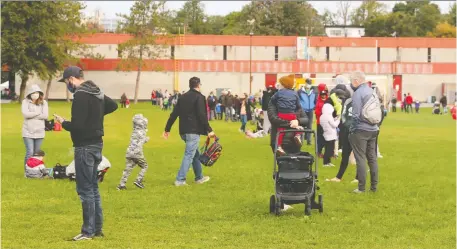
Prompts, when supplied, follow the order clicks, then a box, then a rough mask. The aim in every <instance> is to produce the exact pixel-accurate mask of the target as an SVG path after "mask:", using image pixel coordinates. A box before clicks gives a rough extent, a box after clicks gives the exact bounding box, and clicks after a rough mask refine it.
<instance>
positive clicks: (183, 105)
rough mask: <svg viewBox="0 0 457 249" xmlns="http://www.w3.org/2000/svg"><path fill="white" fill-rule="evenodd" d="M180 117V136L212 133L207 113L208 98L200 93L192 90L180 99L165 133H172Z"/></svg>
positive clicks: (169, 119)
mask: <svg viewBox="0 0 457 249" xmlns="http://www.w3.org/2000/svg"><path fill="white" fill-rule="evenodd" d="M178 117H179V134H181V135H183V134H198V135H208V133H209V132H212V131H213V130H212V129H211V126H210V125H209V122H208V114H207V111H206V98H205V96H203V94H201V93H200V92H199V91H197V90H194V89H191V90H189V91H188V92H186V93H185V94H183V95H181V97H180V98H179V99H178V103H177V104H176V106H175V108H174V109H173V112H172V113H171V114H170V117H169V118H168V121H167V125H166V126H165V131H166V132H170V130H171V127H172V126H173V124H174V122H175V121H176V119H177V118H178Z"/></svg>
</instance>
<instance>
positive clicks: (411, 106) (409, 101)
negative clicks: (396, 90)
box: [405, 93, 413, 113]
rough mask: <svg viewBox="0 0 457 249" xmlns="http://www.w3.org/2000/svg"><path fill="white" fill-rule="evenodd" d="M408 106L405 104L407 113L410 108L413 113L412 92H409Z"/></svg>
mask: <svg viewBox="0 0 457 249" xmlns="http://www.w3.org/2000/svg"><path fill="white" fill-rule="evenodd" d="M405 101H406V106H405V110H406V113H408V112H409V111H408V110H410V111H411V113H413V96H411V94H410V93H408V96H406V99H405Z"/></svg>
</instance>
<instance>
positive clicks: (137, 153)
mask: <svg viewBox="0 0 457 249" xmlns="http://www.w3.org/2000/svg"><path fill="white" fill-rule="evenodd" d="M147 131H148V119H147V118H145V117H144V116H143V114H136V115H135V116H133V132H132V135H131V136H130V144H129V147H128V148H127V154H126V157H127V158H144V154H143V145H144V144H145V143H147V142H148V141H149V137H147V136H146V133H147Z"/></svg>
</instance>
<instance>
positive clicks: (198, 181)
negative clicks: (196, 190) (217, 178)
mask: <svg viewBox="0 0 457 249" xmlns="http://www.w3.org/2000/svg"><path fill="white" fill-rule="evenodd" d="M207 181H209V176H204V177H203V178H202V179H200V180H197V181H195V183H197V184H202V183H205V182H207Z"/></svg>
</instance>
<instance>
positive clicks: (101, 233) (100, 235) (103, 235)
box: [94, 231, 105, 238]
mask: <svg viewBox="0 0 457 249" xmlns="http://www.w3.org/2000/svg"><path fill="white" fill-rule="evenodd" d="M94 237H100V238H103V237H105V234H103V232H102V231H100V232H96V233H95V235H94Z"/></svg>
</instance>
